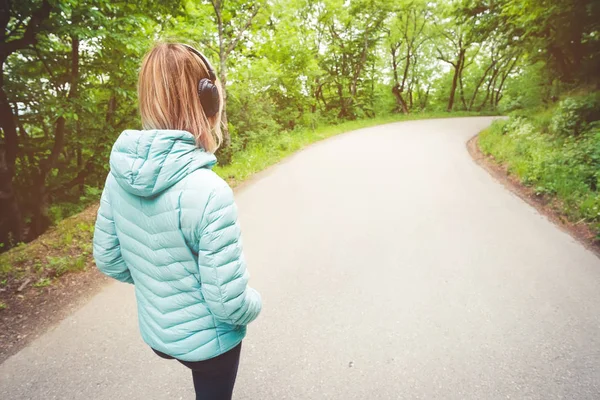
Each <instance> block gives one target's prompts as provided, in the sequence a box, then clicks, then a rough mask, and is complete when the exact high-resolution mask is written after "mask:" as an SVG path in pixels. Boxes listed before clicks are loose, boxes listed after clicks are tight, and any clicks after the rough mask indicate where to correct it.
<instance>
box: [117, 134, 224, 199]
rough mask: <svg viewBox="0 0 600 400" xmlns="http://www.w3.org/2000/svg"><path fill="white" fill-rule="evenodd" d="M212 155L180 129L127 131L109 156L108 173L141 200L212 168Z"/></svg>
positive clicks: (214, 161) (213, 161)
mask: <svg viewBox="0 0 600 400" xmlns="http://www.w3.org/2000/svg"><path fill="white" fill-rule="evenodd" d="M216 162H217V159H216V158H215V156H214V155H212V154H210V153H207V152H206V151H204V150H203V149H201V148H198V147H197V146H196V139H195V138H194V136H193V135H192V134H191V133H189V132H186V131H179V130H167V129H165V130H147V131H146V130H142V131H137V130H126V131H123V133H121V135H120V136H119V138H118V139H117V141H116V142H115V144H114V146H113V148H112V151H111V153H110V170H111V173H112V175H113V176H114V177H115V179H116V180H117V182H118V183H119V185H120V186H121V187H122V188H123V189H124V190H126V191H127V192H129V193H131V194H134V195H136V196H140V197H150V196H155V195H157V194H159V193H161V192H163V191H164V190H166V189H168V188H170V187H171V186H173V185H174V184H176V183H177V182H179V181H180V180H182V179H183V178H185V177H186V176H187V175H189V174H190V173H192V172H194V171H196V170H197V169H200V168H212V167H213V166H214V165H215V164H216Z"/></svg>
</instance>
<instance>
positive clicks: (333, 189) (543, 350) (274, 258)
mask: <svg viewBox="0 0 600 400" xmlns="http://www.w3.org/2000/svg"><path fill="white" fill-rule="evenodd" d="M489 122H490V119H489V118H469V119H451V120H429V121H415V122H403V123H396V124H390V125H385V126H379V127H375V128H369V129H363V130H359V131H355V132H351V133H349V134H345V135H342V136H339V137H336V138H333V139H330V140H327V141H325V142H322V143H319V144H317V145H315V146H312V147H310V148H309V149H307V150H305V151H302V152H300V153H298V154H297V155H295V156H293V157H292V158H290V159H289V160H287V161H285V162H284V163H282V164H280V165H278V166H276V167H274V168H272V169H271V170H269V171H267V173H264V174H261V175H260V176H259V177H257V179H255V180H254V181H253V182H251V183H250V184H248V185H246V186H245V187H243V188H241V189H240V190H238V191H237V200H238V204H239V207H240V211H241V221H242V227H243V232H244V235H245V237H244V241H245V245H246V254H247V259H248V262H249V267H250V272H251V274H252V279H251V283H252V285H253V286H254V287H256V288H257V289H258V290H260V291H261V292H262V295H263V299H264V311H263V314H262V316H261V317H260V318H259V320H257V321H256V323H254V324H253V325H252V326H251V327H250V328H249V335H248V337H247V339H246V340H245V342H244V348H243V354H242V364H241V370H240V374H239V378H238V382H237V385H236V391H235V396H234V398H235V399H253V400H254V399H256V400H280V399H302V400H305V399H336V400H337V399H340V400H342V399H343V400H349V399H361V400H362V399H367V400H371V399H386V400H388V399H390V400H391V399H457V400H459V399H460V400H462V399H478V400H479V399H543V400H550V399H590V400H592V399H595V400H597V399H600V260H599V259H598V258H597V257H596V256H595V255H593V254H592V253H591V252H589V251H587V250H585V249H584V247H583V246H582V245H580V244H579V243H577V242H575V241H574V240H573V239H572V238H571V237H570V236H568V235H567V234H566V233H564V232H562V231H561V230H560V229H559V228H557V227H555V226H554V225H552V224H551V223H550V222H549V221H548V220H546V219H545V218H544V217H543V216H541V215H539V214H538V213H537V212H536V211H535V210H534V209H533V208H531V207H530V206H528V205H527V204H526V203H524V202H523V201H522V200H520V199H519V198H518V197H516V196H515V195H513V194H511V193H510V192H509V191H507V190H506V189H505V188H504V187H503V186H502V185H501V184H499V183H497V182H496V181H494V179H493V178H492V177H490V176H489V175H488V173H487V172H485V171H484V170H483V169H481V168H480V167H479V166H477V165H476V164H475V163H474V162H473V160H472V159H471V158H470V156H469V154H468V153H467V150H466V148H465V143H466V141H467V140H468V139H469V138H470V137H471V136H473V135H474V134H475V133H477V132H478V131H480V130H481V129H482V128H484V127H486V126H487V125H488V124H489ZM134 301H135V300H134V297H133V291H132V288H131V287H129V286H127V285H125V284H119V283H115V284H112V285H109V286H107V287H106V288H105V289H104V290H103V291H102V292H101V293H100V294H99V295H97V296H96V297H94V298H93V299H92V300H91V301H90V302H89V303H87V304H86V305H85V306H84V307H83V308H81V309H80V310H79V311H77V312H75V313H74V314H73V315H71V316H70V317H69V318H67V319H65V320H64V321H62V323H60V324H59V325H58V326H57V327H56V328H54V329H53V330H51V331H50V332H48V333H46V334H45V335H43V336H42V337H40V338H39V339H37V340H36V341H35V342H33V343H32V344H31V345H30V346H29V347H27V348H25V349H24V350H22V351H21V352H20V353H18V354H16V355H15V356H13V357H12V358H10V359H8V360H7V361H6V362H4V363H3V364H2V365H1V366H0V398H1V399H6V400H13V399H36V400H37V399H99V400H115V399H127V400H135V399H144V400H146V399H192V398H193V389H192V382H191V376H190V373H189V372H188V371H187V370H186V369H185V367H183V366H180V365H179V364H178V363H177V362H175V361H166V360H162V359H160V358H158V357H156V356H155V355H154V354H153V353H152V352H151V351H150V350H149V349H148V347H146V346H145V345H144V344H143V343H142V341H141V339H140V338H139V335H138V331H137V321H136V314H135V308H134V306H135V304H134Z"/></svg>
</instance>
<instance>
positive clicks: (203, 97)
mask: <svg viewBox="0 0 600 400" xmlns="http://www.w3.org/2000/svg"><path fill="white" fill-rule="evenodd" d="M198 97H200V104H202V108H203V109H204V113H205V114H206V116H207V117H214V116H215V115H217V113H218V112H219V106H220V104H219V89H217V85H215V84H214V83H212V82H211V81H210V79H207V78H202V79H200V82H198Z"/></svg>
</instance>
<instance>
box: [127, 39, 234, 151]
mask: <svg viewBox="0 0 600 400" xmlns="http://www.w3.org/2000/svg"><path fill="white" fill-rule="evenodd" d="M202 78H209V73H208V69H207V66H206V65H205V64H204V62H203V61H202V60H201V59H200V57H198V55H196V54H194V52H192V51H191V50H190V49H188V48H186V47H185V45H182V44H176V43H158V44H156V45H155V46H154V47H153V48H152V50H150V51H149V52H148V54H146V56H145V57H144V61H143V62H142V68H141V70H140V76H139V82H138V97H139V104H140V114H141V116H142V125H143V127H144V129H179V130H184V131H188V132H190V133H191V134H192V135H194V137H195V138H196V143H197V144H198V146H201V147H202V148H204V150H206V151H208V152H211V153H213V152H215V151H216V150H217V148H218V147H219V145H220V144H221V110H219V112H217V113H216V115H214V116H212V117H207V116H206V114H205V112H204V109H203V108H202V104H201V102H200V98H199V96H198V82H199V81H200V79H202ZM215 84H216V86H217V88H218V90H219V98H220V101H219V104H220V105H222V104H223V99H222V94H221V85H220V84H219V83H218V82H215ZM220 107H221V106H220Z"/></svg>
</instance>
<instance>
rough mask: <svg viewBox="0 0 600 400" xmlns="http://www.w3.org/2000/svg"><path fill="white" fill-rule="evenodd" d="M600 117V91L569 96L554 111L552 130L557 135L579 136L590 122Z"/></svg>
mask: <svg viewBox="0 0 600 400" xmlns="http://www.w3.org/2000/svg"><path fill="white" fill-rule="evenodd" d="M599 119H600V92H598V93H593V94H589V95H586V96H579V97H567V98H566V99H564V100H563V101H561V102H560V103H559V105H558V107H557V108H556V109H555V111H554V117H553V118H552V122H551V124H550V130H551V132H553V133H555V134H557V135H563V136H569V135H574V136H578V135H580V134H581V133H583V132H584V131H586V130H587V129H588V128H589V126H590V124H591V123H592V122H594V121H597V120H599Z"/></svg>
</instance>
